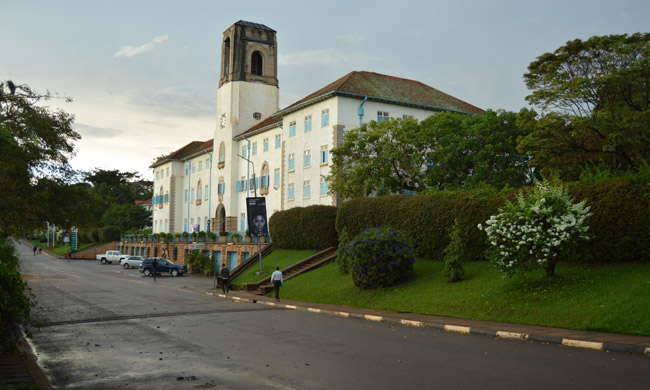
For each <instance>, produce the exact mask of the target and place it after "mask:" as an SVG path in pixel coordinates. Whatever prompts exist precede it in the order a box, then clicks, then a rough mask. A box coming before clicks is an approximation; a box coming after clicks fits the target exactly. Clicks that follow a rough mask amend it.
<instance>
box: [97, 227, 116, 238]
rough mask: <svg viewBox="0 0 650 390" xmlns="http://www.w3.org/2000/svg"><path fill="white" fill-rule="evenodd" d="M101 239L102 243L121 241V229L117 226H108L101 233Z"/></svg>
mask: <svg viewBox="0 0 650 390" xmlns="http://www.w3.org/2000/svg"><path fill="white" fill-rule="evenodd" d="M99 238H100V239H101V240H102V242H110V241H119V240H120V228H118V227H117V226H106V227H104V228H102V229H101V230H100V231H99Z"/></svg>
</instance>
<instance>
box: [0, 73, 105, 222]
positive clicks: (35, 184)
mask: <svg viewBox="0 0 650 390" xmlns="http://www.w3.org/2000/svg"><path fill="white" fill-rule="evenodd" d="M48 98H49V96H46V95H40V94H38V93H36V92H34V91H33V90H32V89H31V88H29V87H28V86H27V85H15V84H14V83H13V82H11V81H6V82H0V192H1V193H2V194H3V201H2V202H0V215H2V218H1V219H0V230H1V231H2V232H4V233H5V234H10V233H18V232H21V231H26V230H30V229H32V228H38V227H41V226H42V225H43V223H44V221H50V222H52V223H55V224H59V225H64V226H70V225H77V226H82V225H84V224H85V223H87V222H88V218H89V215H88V214H86V213H85V210H88V209H90V208H91V205H92V202H93V199H92V197H91V196H90V195H89V194H88V193H87V192H85V191H84V189H82V188H78V187H77V186H75V185H74V179H75V172H74V171H73V170H72V169H71V168H70V166H69V164H68V158H69V156H71V155H72V154H73V153H74V141H76V140H78V139H79V138H80V136H79V134H78V133H77V132H75V131H74V130H73V129H72V123H73V120H74V117H73V116H72V115H70V114H67V113H65V112H63V111H61V110H58V111H52V110H51V109H50V108H49V107H46V106H42V105H41V103H42V102H43V101H46V100H47V99H48ZM71 198H72V199H74V201H75V202H78V203H79V205H80V207H79V208H76V207H69V208H67V211H68V212H67V213H65V214H64V213H62V212H60V211H61V208H63V207H67V206H71V205H70V204H69V202H70V199H71ZM52 205H56V206H57V207H55V208H52V207H51V206H52ZM59 206H60V207H59Z"/></svg>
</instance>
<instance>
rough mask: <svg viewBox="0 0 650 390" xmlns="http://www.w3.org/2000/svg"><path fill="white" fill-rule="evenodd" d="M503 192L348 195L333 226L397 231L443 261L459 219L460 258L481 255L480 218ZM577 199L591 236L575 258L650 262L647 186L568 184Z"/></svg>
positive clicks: (351, 230) (490, 212)
mask: <svg viewBox="0 0 650 390" xmlns="http://www.w3.org/2000/svg"><path fill="white" fill-rule="evenodd" d="M518 192H519V191H518V190H517V191H511V192H509V193H508V194H507V195H506V196H499V195H477V194H473V193H471V192H442V193H436V194H431V195H389V196H379V197H371V198H357V199H352V200H349V201H347V202H345V203H343V205H341V207H340V208H339V212H338V214H337V219H336V230H337V231H338V232H342V230H343V228H347V231H348V234H349V235H350V236H351V237H354V236H356V235H357V234H359V232H361V231H362V230H364V229H366V228H370V227H381V226H386V227H390V228H393V229H396V230H399V231H400V232H402V233H403V234H405V235H406V236H407V237H408V238H409V239H410V240H411V241H412V242H413V243H414V245H415V250H416V253H417V255H418V256H421V257H425V258H429V259H432V260H442V259H443V257H444V255H443V251H444V249H445V248H446V247H447V245H448V244H449V233H450V232H451V228H452V226H453V223H454V218H457V219H458V225H459V228H460V235H461V240H462V242H463V245H464V247H465V250H466V252H465V257H464V258H463V260H464V261H479V260H485V257H484V252H485V249H486V248H487V245H486V235H485V233H484V232H482V231H480V230H478V229H477V227H476V226H477V225H478V224H479V223H485V221H487V219H488V218H489V217H490V216H491V215H493V214H496V213H498V211H499V208H500V207H502V206H503V205H504V203H505V199H506V198H507V199H509V200H511V201H512V200H514V198H515V196H516V194H517V193H518ZM569 193H570V194H571V196H572V197H573V198H574V199H575V200H576V201H582V200H585V199H586V200H587V205H588V206H590V207H591V212H592V213H593V215H592V216H591V217H589V218H588V219H587V223H588V224H589V230H590V232H591V234H592V235H593V236H594V238H593V239H592V240H591V241H589V242H587V243H585V244H583V246H582V247H581V248H580V249H579V250H578V253H577V256H576V258H575V261H578V262H587V263H606V262H629V261H650V189H649V188H648V186H647V185H643V184H634V183H631V182H629V181H628V180H626V179H622V178H616V179H610V180H603V181H599V182H596V183H581V182H578V183H571V184H570V185H569Z"/></svg>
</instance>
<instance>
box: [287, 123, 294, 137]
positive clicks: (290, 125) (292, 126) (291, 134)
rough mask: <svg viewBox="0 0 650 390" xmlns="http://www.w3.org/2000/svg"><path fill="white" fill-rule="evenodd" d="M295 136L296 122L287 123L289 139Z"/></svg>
mask: <svg viewBox="0 0 650 390" xmlns="http://www.w3.org/2000/svg"><path fill="white" fill-rule="evenodd" d="M295 136H296V121H293V122H289V137H295Z"/></svg>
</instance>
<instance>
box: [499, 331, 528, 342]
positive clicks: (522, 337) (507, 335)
mask: <svg viewBox="0 0 650 390" xmlns="http://www.w3.org/2000/svg"><path fill="white" fill-rule="evenodd" d="M497 337H501V338H502V339H513V340H526V339H527V338H528V335H527V334H525V333H515V332H502V331H498V332H497Z"/></svg>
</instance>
